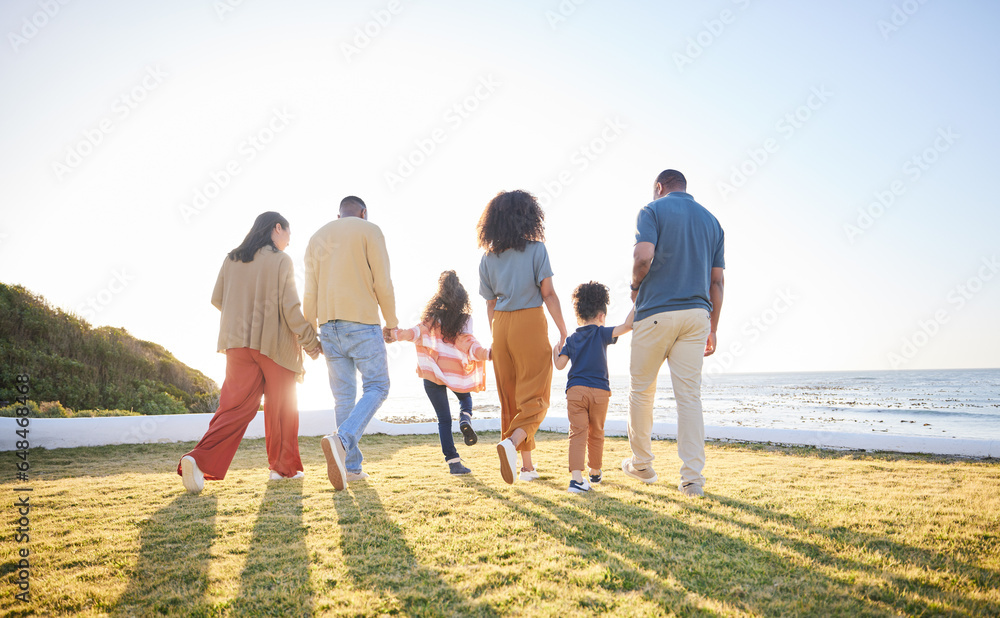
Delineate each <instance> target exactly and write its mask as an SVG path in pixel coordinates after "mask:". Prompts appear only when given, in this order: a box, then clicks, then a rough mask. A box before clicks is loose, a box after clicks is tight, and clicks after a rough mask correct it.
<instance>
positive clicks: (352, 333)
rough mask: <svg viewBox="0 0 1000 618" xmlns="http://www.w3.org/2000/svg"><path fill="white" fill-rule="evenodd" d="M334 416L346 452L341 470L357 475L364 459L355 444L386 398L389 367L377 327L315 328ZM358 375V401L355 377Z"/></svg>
mask: <svg viewBox="0 0 1000 618" xmlns="http://www.w3.org/2000/svg"><path fill="white" fill-rule="evenodd" d="M319 340H320V343H321V344H322V345H323V355H324V356H326V366H327V369H328V370H329V373H330V390H331V391H333V400H334V410H336V414H337V435H339V436H340V441H341V442H342V443H343V444H344V450H346V451H347V459H346V461H345V462H344V467H345V468H347V471H348V472H354V473H358V472H361V462H362V461H364V457H363V456H362V455H361V449H359V448H358V441H359V440H361V435H362V434H363V433H364V432H365V427H367V426H368V423H369V422H370V421H371V420H372V417H374V416H375V413H376V412H377V411H378V409H379V406H381V405H382V402H383V401H385V398H386V397H387V396H388V395H389V364H388V361H387V360H386V354H385V341H384V340H383V339H382V329H381V328H380V327H379V325H378V324H358V323H357V322H347V321H345V320H334V321H332V322H327V323H326V324H323V325H322V326H320V327H319ZM356 372H361V389H362V393H361V399H357V395H358V378H357V373H356Z"/></svg>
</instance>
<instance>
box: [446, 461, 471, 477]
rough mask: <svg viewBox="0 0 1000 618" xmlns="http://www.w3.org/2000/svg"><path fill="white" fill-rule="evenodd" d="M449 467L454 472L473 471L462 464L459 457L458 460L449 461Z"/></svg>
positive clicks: (465, 472) (468, 472)
mask: <svg viewBox="0 0 1000 618" xmlns="http://www.w3.org/2000/svg"><path fill="white" fill-rule="evenodd" d="M448 469H449V470H450V471H451V473H452V474H470V473H471V472H472V470H470V469H468V468H466V467H465V466H464V465H462V460H461V459H459V460H458V461H449V462H448Z"/></svg>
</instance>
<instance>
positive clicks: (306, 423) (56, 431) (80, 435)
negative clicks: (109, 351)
mask: <svg viewBox="0 0 1000 618" xmlns="http://www.w3.org/2000/svg"><path fill="white" fill-rule="evenodd" d="M211 418H212V415H211V414H171V415H162V416H118V417H103V418H33V419H31V424H30V425H29V427H28V429H29V434H28V441H29V443H30V448H47V449H53V448H72V447H76V446H102V445H106V444H153V443H172V442H192V441H197V440H198V439H200V438H201V436H202V435H203V434H204V433H205V430H206V429H207V428H208V422H209V420H210V419H211ZM335 424H336V423H335V419H334V414H333V410H311V411H302V412H300V413H299V435H300V436H323V435H326V434H328V433H330V432H332V431H333V429H334V428H335ZM472 425H473V427H475V429H476V431H499V430H500V419H497V418H493V419H476V420H474V421H473V423H472ZM541 428H542V429H543V430H547V431H557V432H562V433H567V432H568V430H569V429H568V428H569V423H568V421H567V420H566V417H565V416H562V417H560V416H558V415H556V414H552V415H550V416H549V417H548V418H546V419H545V422H543V423H542V427H541ZM17 429H18V426H17V421H16V419H13V418H0V451H12V450H14V449H15V446H16V441H17V440H19V439H20V438H19V437H18V436H17V435H16V433H15V432H16V431H17ZM365 433H368V434H376V433H381V434H387V435H392V436H399V435H414V434H436V433H437V423H409V424H395V423H386V422H383V421H379V420H373V421H372V422H371V424H370V425H369V426H368V429H367V431H365ZM605 433H606V434H607V435H609V436H624V435H626V426H625V421H623V420H609V421H608V422H607V424H606V425H605ZM705 435H706V437H707V438H708V439H709V440H725V441H735V442H771V443H775V444H794V445H802V446H816V447H820V448H831V449H850V450H867V451H893V452H900V453H927V454H935V455H962V456H966V457H1000V440H962V439H955V438H920V437H913V436H892V435H888V434H878V435H874V434H853V433H840V432H835V431H800V430H794V429H766V428H759V427H713V426H707V427H705ZM653 436H654V438H670V439H673V438H676V437H677V426H676V425H675V424H672V423H655V424H654V425H653ZM245 437H246V438H263V437H264V415H263V414H260V413H258V415H257V418H256V419H254V421H253V422H252V423H250V426H249V427H248V428H247V432H246V434H245Z"/></svg>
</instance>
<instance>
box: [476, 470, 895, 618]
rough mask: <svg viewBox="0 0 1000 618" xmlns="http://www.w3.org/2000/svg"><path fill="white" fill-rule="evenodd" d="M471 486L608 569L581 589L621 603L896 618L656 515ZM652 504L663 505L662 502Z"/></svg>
mask: <svg viewBox="0 0 1000 618" xmlns="http://www.w3.org/2000/svg"><path fill="white" fill-rule="evenodd" d="M468 484H469V485H470V486H472V487H474V488H475V489H476V490H478V491H479V492H480V493H482V494H483V495H484V496H485V497H487V498H490V499H493V500H496V501H498V502H501V503H503V505H504V506H505V507H506V508H508V509H511V510H513V511H515V512H517V513H519V514H520V515H521V516H523V517H525V518H526V519H527V520H528V521H531V522H532V523H533V524H534V529H535V530H537V531H539V532H541V533H543V534H546V535H548V536H550V537H552V538H553V539H555V540H557V541H559V542H562V543H564V544H566V545H568V546H570V547H573V548H575V549H576V550H577V551H578V552H579V553H580V556H581V558H583V559H584V560H585V561H587V562H591V563H593V562H597V563H600V564H603V565H604V567H605V568H604V572H603V574H602V576H601V578H600V579H599V580H596V581H595V580H590V581H580V582H579V583H578V585H581V586H585V587H599V588H603V589H605V590H607V591H609V592H611V593H613V594H616V595H618V594H623V595H624V594H628V593H636V592H638V593H640V594H642V596H644V597H645V598H646V599H647V600H649V601H650V602H652V603H655V604H656V605H658V606H659V607H660V608H661V609H662V610H664V611H666V612H668V613H670V612H676V613H690V612H706V611H708V612H710V611H711V610H710V609H708V608H707V607H705V606H704V605H703V603H702V602H699V599H698V597H701V598H702V599H713V600H715V601H718V602H720V603H726V604H728V605H730V606H731V607H735V608H739V609H740V610H742V611H745V612H750V613H753V614H797V615H802V614H825V615H857V614H859V613H860V614H874V615H882V614H888V613H892V611H891V610H888V611H887V609H886V608H885V607H880V606H879V604H878V603H877V602H875V601H871V600H868V599H863V598H859V597H858V595H856V594H852V591H851V590H850V588H849V586H848V585H847V584H845V583H843V582H839V581H837V580H834V579H832V578H830V577H827V576H826V575H824V574H822V573H820V572H818V571H817V570H814V569H810V568H805V567H803V566H798V565H793V564H791V563H790V562H789V561H788V560H787V559H786V558H785V557H784V556H781V555H779V554H778V553H775V552H771V551H765V550H762V549H760V548H758V547H755V546H753V545H750V544H748V543H747V542H746V541H743V540H741V539H738V538H735V537H733V536H729V535H726V534H722V533H719V532H715V531H712V530H710V529H708V528H705V527H702V526H693V525H690V524H687V523H684V522H682V521H679V520H678V519H676V518H673V517H669V516H667V515H665V514H664V513H662V512H659V511H657V510H655V508H646V507H643V506H640V504H636V503H632V502H625V501H622V500H619V499H617V498H615V497H612V496H608V495H588V496H582V497H581V499H580V500H575V501H574V502H573V503H572V504H569V505H567V504H565V503H558V502H556V501H554V500H550V499H547V498H545V497H542V496H539V495H535V494H532V493H528V492H525V491H523V490H519V489H516V488H512V489H511V491H512V492H513V494H514V495H516V496H518V497H519V498H520V499H519V500H511V499H510V497H511V496H509V495H507V494H506V493H504V492H499V491H497V490H494V489H492V488H490V487H488V486H486V485H484V484H482V483H481V482H480V481H478V480H476V479H469V480H468ZM560 489H561V488H560ZM652 497H653V498H654V499H655V501H656V502H659V503H663V502H664V497H663V496H661V495H653V496H652ZM522 500H523V502H522ZM524 503H530V504H532V505H534V506H535V507H537V508H530V507H529V506H527V505H526V504H524ZM793 588H801V589H804V590H808V591H810V592H809V594H810V595H811V597H810V598H803V597H802V596H800V595H799V594H796V593H791V592H789V591H790V590H791V589H793ZM604 609H607V610H610V609H612V607H607V608H604Z"/></svg>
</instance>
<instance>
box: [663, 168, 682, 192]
mask: <svg viewBox="0 0 1000 618" xmlns="http://www.w3.org/2000/svg"><path fill="white" fill-rule="evenodd" d="M656 182H658V183H660V184H661V185H663V186H664V187H680V188H681V189H686V188H687V186H688V181H687V178H685V177H684V174H682V173H680V172H678V171H677V170H663V171H662V172H660V175H659V176H657V177H656Z"/></svg>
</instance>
